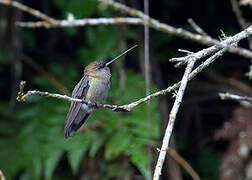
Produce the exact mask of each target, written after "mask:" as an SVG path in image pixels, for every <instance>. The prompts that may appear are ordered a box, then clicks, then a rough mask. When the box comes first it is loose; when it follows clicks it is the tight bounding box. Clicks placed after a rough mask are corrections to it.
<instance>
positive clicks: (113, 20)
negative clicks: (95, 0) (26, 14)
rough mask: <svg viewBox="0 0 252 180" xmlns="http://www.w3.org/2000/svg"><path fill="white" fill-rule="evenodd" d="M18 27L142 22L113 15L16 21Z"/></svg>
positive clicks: (141, 21)
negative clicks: (48, 20) (51, 20)
mask: <svg viewBox="0 0 252 180" xmlns="http://www.w3.org/2000/svg"><path fill="white" fill-rule="evenodd" d="M16 24H17V25H18V26H20V27H25V28H40V27H44V28H57V27H60V28H62V27H77V26H87V25H89V26H97V25H102V24H104V25H109V24H133V25H137V24H144V23H143V20H142V19H140V18H132V17H115V18H84V19H72V20H55V24H54V25H53V26H51V24H49V23H47V22H45V21H38V22H17V23H16Z"/></svg>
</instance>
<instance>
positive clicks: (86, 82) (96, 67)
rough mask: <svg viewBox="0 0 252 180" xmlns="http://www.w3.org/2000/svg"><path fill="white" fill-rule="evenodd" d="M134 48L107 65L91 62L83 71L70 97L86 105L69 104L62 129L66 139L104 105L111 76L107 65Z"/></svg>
mask: <svg viewBox="0 0 252 180" xmlns="http://www.w3.org/2000/svg"><path fill="white" fill-rule="evenodd" d="M135 47H137V45H135V46H133V47H131V48H129V49H128V50H126V51H124V52H123V53H122V54H120V55H119V56H117V57H115V58H114V59H112V60H110V61H109V62H107V63H105V62H102V61H94V62H91V63H90V64H89V65H88V66H87V67H86V68H85V69H84V75H83V77H82V78H81V80H80V81H79V83H78V84H77V85H76V86H75V88H74V90H73V92H72V97H73V98H77V99H82V100H84V102H87V103H79V102H72V103H71V105H70V109H69V112H68V114H67V117H66V122H65V128H64V132H65V138H66V139H71V138H72V137H73V136H74V135H75V133H76V132H77V130H78V129H79V128H80V127H81V126H82V125H83V124H84V122H85V121H86V120H87V118H88V117H89V115H90V114H91V113H92V112H93V111H94V110H95V109H96V108H97V105H98V104H104V103H105V101H106V99H107V95H108V91H109V88H110V76H111V74H110V68H109V65H110V64H112V63H113V62H114V61H115V60H117V59H119V58H120V57H122V56H123V55H125V54H126V53H127V52H129V51H130V50H132V49H134V48H135Z"/></svg>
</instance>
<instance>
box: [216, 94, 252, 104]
mask: <svg viewBox="0 0 252 180" xmlns="http://www.w3.org/2000/svg"><path fill="white" fill-rule="evenodd" d="M219 96H220V98H221V99H222V100H234V101H238V102H240V101H248V102H250V103H252V98H251V97H248V96H239V95H237V94H231V93H228V92H226V93H219Z"/></svg>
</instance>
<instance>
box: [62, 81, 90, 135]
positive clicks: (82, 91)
mask: <svg viewBox="0 0 252 180" xmlns="http://www.w3.org/2000/svg"><path fill="white" fill-rule="evenodd" d="M88 81H89V79H88V77H87V76H84V77H83V78H82V79H81V80H80V82H79V83H78V84H77V85H76V86H75V88H74V90H73V93H72V97H73V98H78V99H83V98H84V97H85V96H86V94H87V91H88V88H89V85H88ZM81 105H82V104H81V103H78V102H72V103H71V106H70V109H69V112H68V114H67V117H66V123H65V128H64V129H65V132H66V130H67V129H68V128H69V127H70V125H71V124H72V122H73V121H74V120H75V118H76V116H77V114H78V112H79V110H80V108H81Z"/></svg>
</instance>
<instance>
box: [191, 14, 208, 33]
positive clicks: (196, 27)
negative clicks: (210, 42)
mask: <svg viewBox="0 0 252 180" xmlns="http://www.w3.org/2000/svg"><path fill="white" fill-rule="evenodd" d="M187 21H188V23H189V24H190V25H191V26H192V28H193V29H194V30H195V31H196V32H197V33H199V34H201V35H203V36H208V34H207V33H206V32H205V31H204V30H203V29H202V28H201V27H200V26H199V25H198V24H196V22H195V21H194V20H193V19H192V18H189V19H188V20H187Z"/></svg>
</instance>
